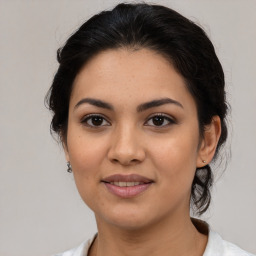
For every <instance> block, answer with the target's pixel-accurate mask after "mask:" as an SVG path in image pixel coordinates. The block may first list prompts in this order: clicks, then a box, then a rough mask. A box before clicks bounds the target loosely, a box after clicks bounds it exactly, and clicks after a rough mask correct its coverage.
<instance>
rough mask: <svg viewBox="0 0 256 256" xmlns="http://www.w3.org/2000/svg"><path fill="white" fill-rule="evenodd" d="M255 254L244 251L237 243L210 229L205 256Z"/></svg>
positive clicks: (249, 255)
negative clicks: (226, 239)
mask: <svg viewBox="0 0 256 256" xmlns="http://www.w3.org/2000/svg"><path fill="white" fill-rule="evenodd" d="M216 255H220V256H255V255H253V254H251V253H249V252H246V251H244V250H243V249H241V248H240V247H238V246H237V245H235V244H233V243H230V242H228V241H225V240H223V239H222V237H221V236H220V235H219V234H218V233H216V232H214V231H213V230H210V231H209V238H208V244H207V247H206V250H205V253H204V255H203V256H216Z"/></svg>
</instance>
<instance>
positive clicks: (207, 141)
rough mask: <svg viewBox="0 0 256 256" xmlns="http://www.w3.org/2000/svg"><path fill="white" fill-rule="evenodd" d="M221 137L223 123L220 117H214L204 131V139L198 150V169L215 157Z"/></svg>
mask: <svg viewBox="0 0 256 256" xmlns="http://www.w3.org/2000/svg"><path fill="white" fill-rule="evenodd" d="M220 135H221V121H220V117H219V116H213V118H212V121H211V123H210V124H209V125H207V126H206V127H205V129H204V134H203V138H202V141H201V144H200V147H199V150H198V156H197V167H203V166H205V165H207V164H209V163H210V162H211V160H212V159H213V157H214V154H215V151H216V148H217V145H218V141H219V138H220Z"/></svg>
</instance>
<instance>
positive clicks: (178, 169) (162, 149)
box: [151, 132, 198, 189]
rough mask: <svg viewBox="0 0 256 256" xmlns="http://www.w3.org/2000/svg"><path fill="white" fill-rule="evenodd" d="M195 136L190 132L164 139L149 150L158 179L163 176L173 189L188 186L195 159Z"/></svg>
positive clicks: (196, 142) (193, 171)
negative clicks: (152, 149)
mask: <svg viewBox="0 0 256 256" xmlns="http://www.w3.org/2000/svg"><path fill="white" fill-rule="evenodd" d="M197 144H198V141H197V138H196V136H191V133H190V132H188V133H185V132H184V133H182V136H173V137H171V138H169V139H165V140H163V141H162V143H160V144H158V145H159V146H157V147H156V146H155V148H154V151H151V155H152V159H153V161H154V165H155V166H156V169H157V170H158V174H159V179H160V178H161V177H164V178H165V180H163V181H166V182H169V183H171V186H172V187H173V188H174V189H179V188H185V187H188V188H189V187H190V186H191V183H192V181H193V178H194V174H195V170H196V160H197Z"/></svg>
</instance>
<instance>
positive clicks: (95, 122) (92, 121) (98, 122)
mask: <svg viewBox="0 0 256 256" xmlns="http://www.w3.org/2000/svg"><path fill="white" fill-rule="evenodd" d="M82 123H83V124H85V125H87V126H91V127H97V126H99V127H100V126H107V125H110V124H109V122H107V121H106V119H105V118H104V117H102V116H100V115H89V116H86V117H85V118H84V119H83V120H82Z"/></svg>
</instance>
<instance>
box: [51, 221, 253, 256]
mask: <svg viewBox="0 0 256 256" xmlns="http://www.w3.org/2000/svg"><path fill="white" fill-rule="evenodd" d="M193 222H194V224H198V222H201V221H198V220H195V219H194V220H193ZM202 224H203V223H202V222H201V225H202ZM207 226H208V225H207ZM208 227H209V226H208ZM95 237H96V235H95V236H94V237H93V238H92V239H90V240H88V241H86V242H84V243H82V244H81V245H80V246H78V247H77V248H74V249H71V250H69V251H66V252H64V253H60V254H56V255H54V256H88V251H89V248H90V246H91V244H92V242H93V241H94V239H95ZM203 256H256V255H253V254H251V253H248V252H246V251H244V250H242V249H241V248H239V247H238V246H236V245H234V244H232V243H230V242H227V241H225V240H223V239H222V238H221V236H220V235H219V234H218V233H216V232H214V231H213V230H211V229H210V228H208V242H207V245H206V249H205V252H204V254H203Z"/></svg>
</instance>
